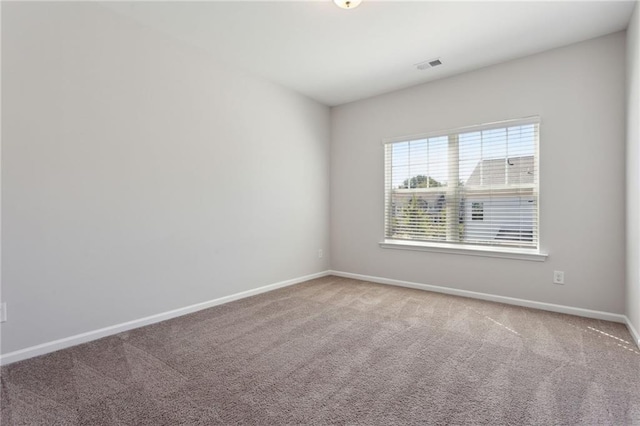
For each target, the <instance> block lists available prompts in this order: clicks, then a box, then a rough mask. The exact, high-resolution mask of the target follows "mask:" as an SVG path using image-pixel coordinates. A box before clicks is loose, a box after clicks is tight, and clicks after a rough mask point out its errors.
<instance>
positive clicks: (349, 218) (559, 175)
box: [331, 32, 625, 313]
mask: <svg viewBox="0 0 640 426" xmlns="http://www.w3.org/2000/svg"><path fill="white" fill-rule="evenodd" d="M443 59H444V62H445V64H446V57H444V58H443ZM624 64H625V33H624V32H621V33H616V34H613V35H610V36H606V37H602V38H598V39H594V40H590V41H587V42H583V43H579V44H575V45H571V46H568V47H565V48H561V49H556V50H552V51H548V52H545V53H541V54H537V55H534V56H530V57H527V58H524V59H520V60H515V61H511V62H507V63H503V64H500V65H496V66H492V67H488V68H484V69H481V70H478V71H474V72H470V73H466V74H462V75H459V76H456V77H452V78H448V79H444V80H439V81H436V82H432V83H428V84H424V85H421V86H418V87H413V88H410V89H406V90H402V91H398V92H394V93H390V94H387V95H382V96H379V97H375V98H371V99H368V100H363V101H359V102H354V103H351V104H347V105H343V106H339V107H336V108H333V109H332V112H331V118H332V124H331V125H332V142H331V143H332V145H331V266H332V269H334V270H337V271H343V272H351V273H358V274H365V275H372V276H377V277H383V278H391V279H398V280H406V281H412V282H417V283H424V284H431V285H439V286H447V287H452V288H457V289H464V290H471V291H477V292H485V293H491V294H495V295H501V296H509V297H517V298H523V299H529V300H534V301H540V302H547V303H557V304H562V305H569V306H573V307H579V308H586V309H595V310H601V311H607V312H612V313H623V312H624V310H625V306H624V292H625V274H624V265H625V225H624V217H625V210H624V205H625V201H624V196H625V193H624V191H625V190H624V187H625V185H624V183H625V172H624V169H625V164H624V161H625V160H624V150H625V142H624V140H625V131H624V123H625V66H624ZM445 66H446V65H445ZM531 115H539V116H540V117H541V127H540V129H541V142H540V150H541V154H540V167H541V171H540V180H541V183H540V190H541V198H540V214H541V219H540V220H541V233H540V234H541V247H542V250H543V251H546V252H548V253H549V258H548V259H547V260H546V261H545V262H530V261H523V260H511V259H494V258H485V257H472V256H463V255H455V254H444V253H427V252H414V251H403V250H393V249H382V248H380V247H379V246H378V243H379V242H380V241H381V240H382V239H383V235H384V233H383V232H384V229H383V228H384V226H383V225H384V224H383V178H384V173H383V149H382V145H381V140H382V139H384V138H391V137H398V136H402V135H410V134H417V133H426V132H431V131H437V130H444V129H451V128H457V127H460V126H468V125H473V124H479V123H486V122H492V121H498V120H505V119H511V118H520V117H526V116H531ZM553 270H563V271H565V280H566V285H564V286H560V285H554V284H553V283H552V275H553Z"/></svg>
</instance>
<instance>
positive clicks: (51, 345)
mask: <svg viewBox="0 0 640 426" xmlns="http://www.w3.org/2000/svg"><path fill="white" fill-rule="evenodd" d="M327 275H329V271H323V272H318V273H315V274H311V275H305V276H302V277H298V278H293V279H290V280H286V281H280V282H277V283H274V284H269V285H265V286H263V287H258V288H254V289H252V290H247V291H243V292H240V293H235V294H231V295H229V296H223V297H219V298H217V299H213V300H209V301H207V302H201V303H196V304H195V305H190V306H185V307H183V308H178V309H174V310H171V311H167V312H162V313H159V314H155V315H151V316H148V317H144V318H139V319H136V320H133V321H128V322H124V323H121V324H116V325H112V326H109V327H105V328H101V329H98V330H93V331H88V332H86V333H81V334H76V335H75V336H69V337H65V338H63V339H59V340H54V341H52V342H47V343H42V344H40V345H36V346H31V347H28V348H25V349H20V350H17V351H14V352H9V353H7V354H4V355H0V365H7V364H11V363H12V362H16V361H22V360H24V359H27V358H32V357H35V356H39V355H44V354H47V353H50V352H54V351H58V350H60V349H65V348H69V347H71V346H76V345H79V344H82V343H86V342H90V341H92V340H96V339H100V338H102V337H106V336H111V335H114V334H118V333H122V332H123V331H128V330H132V329H134V328H139V327H143V326H145V325H149V324H155V323H157V322H161V321H165V320H168V319H171V318H176V317H180V316H183V315H187V314H190V313H193V312H197V311H200V310H202V309H207V308H211V307H213V306H217V305H222V304H223V303H228V302H233V301H234V300H238V299H244V298H245V297H249V296H255V295H257V294H260V293H266V292H268V291H272V290H276V289H278V288H282V287H287V286H290V285H294V284H298V283H301V282H304V281H309V280H312V279H314V278H320V277H324V276H327Z"/></svg>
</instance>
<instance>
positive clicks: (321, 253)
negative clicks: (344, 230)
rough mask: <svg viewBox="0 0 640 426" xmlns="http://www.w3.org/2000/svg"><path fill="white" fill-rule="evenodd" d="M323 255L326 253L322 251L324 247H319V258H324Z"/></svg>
mask: <svg viewBox="0 0 640 426" xmlns="http://www.w3.org/2000/svg"><path fill="white" fill-rule="evenodd" d="M323 256H324V253H323V252H322V249H318V259H322V257H323Z"/></svg>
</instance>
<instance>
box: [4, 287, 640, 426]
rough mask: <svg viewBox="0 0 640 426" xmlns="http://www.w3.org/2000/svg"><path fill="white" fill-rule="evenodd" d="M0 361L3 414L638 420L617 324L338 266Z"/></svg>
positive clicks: (158, 420)
mask: <svg viewBox="0 0 640 426" xmlns="http://www.w3.org/2000/svg"><path fill="white" fill-rule="evenodd" d="M1 372H2V395H1V397H2V400H1V403H2V406H1V408H2V410H1V415H2V417H1V423H2V425H3V426H9V425H56V424H60V425H75V424H82V425H165V424H166V425H177V424H194V425H196V424H199V425H215V424H255V425H285V424H300V425H328V424H341V425H342V424H348V425H414V424H420V425H426V424H434V425H444V424H456V425H457V424H489V425H506V424H511V425H533V424H538V425H571V424H581V425H607V424H611V425H625V424H640V351H638V349H637V348H636V347H634V346H633V344H632V343H631V336H630V335H629V333H628V332H627V330H626V328H625V327H624V326H623V325H621V324H615V323H610V322H606V321H598V320H590V319H585V318H578V317H573V316H568V315H561V314H555V313H549V312H542V311H536V310H532V309H524V308H518V307H514V306H507V305H501V304H497V303H490V302H483V301H477V300H471V299H465V298H459V297H453V296H447V295H441V294H436V293H429V292H424V291H419V290H411V289H404V288H395V287H390V286H382V285H377V284H371V283H364V282H361V281H354V280H348V279H343V278H336V277H326V278H321V279H317V280H313V281H309V282H306V283H303V284H299V285H296V286H292V287H289V288H285V289H281V290H277V291H273V292H270V293H267V294H263V295H259V296H255V297H252V298H248V299H244V300H240V301H237V302H233V303H229V304H226V305H222V306H218V307H215V308H211V309H207V310H205V311H200V312H198V313H195V314H192V315H188V316H185V317H181V318H178V319H174V320H170V321H165V322H163V323H160V324H156V325H152V326H148V327H144V328H140V329H137V330H134V331H130V332H126V333H122V334H119V335H117V336H112V337H108V338H104V339H101V340H98V341H95V342H92V343H88V344H84V345H81V346H76V347H74V348H71V349H67V350H64V351H60V352H56V353H53V354H50V355H45V356H42V357H39V358H34V359H31V360H27V361H23V362H19V363H15V364H11V365H9V366H6V367H4V368H2V370H1Z"/></svg>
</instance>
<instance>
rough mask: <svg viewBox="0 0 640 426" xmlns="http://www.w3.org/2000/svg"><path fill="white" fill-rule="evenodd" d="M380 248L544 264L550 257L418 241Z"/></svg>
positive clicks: (382, 244) (532, 252)
mask: <svg viewBox="0 0 640 426" xmlns="http://www.w3.org/2000/svg"><path fill="white" fill-rule="evenodd" d="M379 244H380V247H382V248H385V249H400V250H414V251H430V252H437V253H448V254H463V255H467V256H485V257H500V258H503V259H517V260H532V261H536V262H544V261H545V260H547V257H548V256H549V255H548V254H546V253H540V252H539V251H537V250H535V249H533V250H527V249H517V248H508V247H485V246H473V245H463V244H446V243H441V244H439V243H423V242H416V241H403V240H384V241H381V242H380V243H379Z"/></svg>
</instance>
